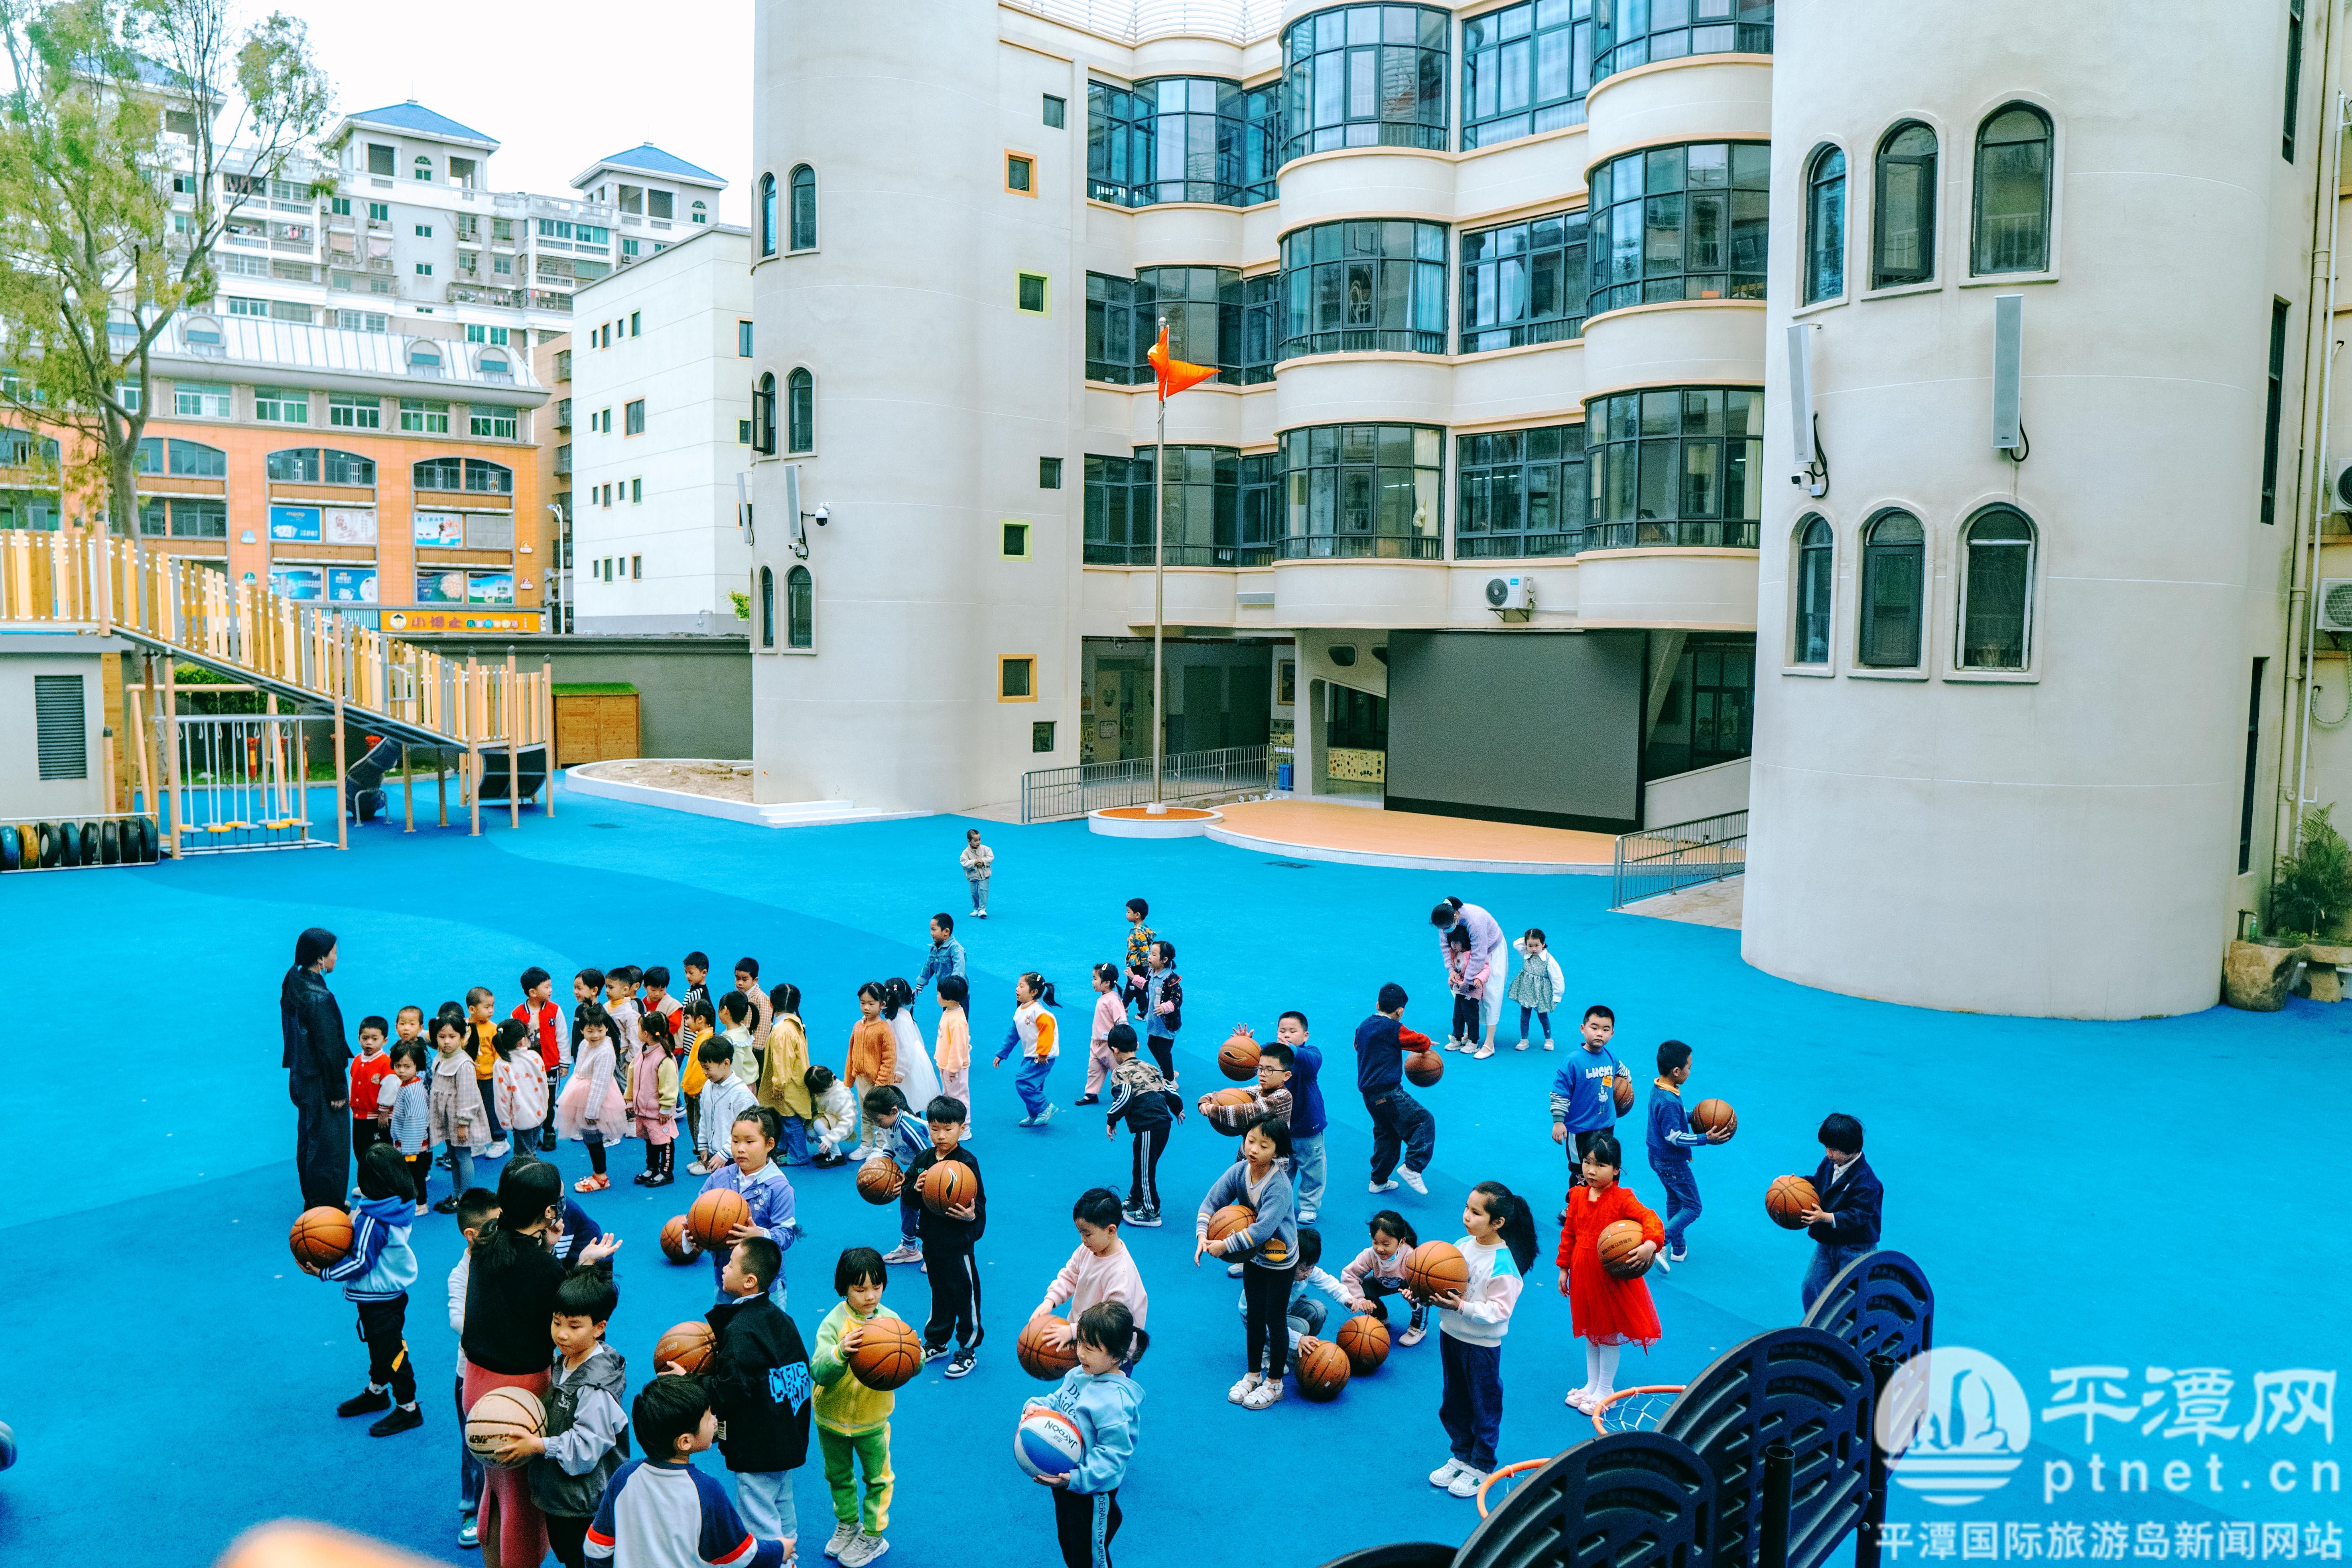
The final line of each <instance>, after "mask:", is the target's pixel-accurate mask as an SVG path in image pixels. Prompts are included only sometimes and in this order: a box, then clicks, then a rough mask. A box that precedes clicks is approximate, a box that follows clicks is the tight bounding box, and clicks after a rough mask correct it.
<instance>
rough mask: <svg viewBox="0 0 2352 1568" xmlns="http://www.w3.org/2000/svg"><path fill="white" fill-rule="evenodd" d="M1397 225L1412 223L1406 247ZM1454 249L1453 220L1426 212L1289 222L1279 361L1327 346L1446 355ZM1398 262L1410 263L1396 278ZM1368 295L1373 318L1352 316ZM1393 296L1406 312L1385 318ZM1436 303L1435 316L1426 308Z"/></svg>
mask: <svg viewBox="0 0 2352 1568" xmlns="http://www.w3.org/2000/svg"><path fill="white" fill-rule="evenodd" d="M1394 228H1402V229H1404V230H1406V231H1408V232H1407V234H1406V236H1405V238H1406V241H1407V243H1406V244H1405V246H1404V247H1402V254H1400V253H1399V249H1398V247H1394V246H1392V245H1391V241H1392V240H1393V239H1395V238H1396V237H1397V236H1395V235H1394V234H1392V233H1391V232H1390V231H1391V229H1394ZM1366 230H1373V231H1378V232H1377V233H1376V234H1372V233H1365V232H1362V231H1366ZM1366 246H1369V247H1370V248H1364V247H1366ZM1432 249H1434V251H1435V252H1436V253H1435V254H1434V255H1432V254H1430V251H1431V250H1432ZM1454 249H1455V247H1454V235H1453V230H1452V228H1451V226H1449V225H1446V224H1443V223H1432V222H1430V221H1428V220H1426V219H1423V218H1385V217H1382V218H1339V219H1334V220H1331V221H1328V222H1324V223H1311V224H1302V225H1300V226H1298V227H1297V228H1294V229H1291V230H1289V231H1288V232H1287V233H1286V234H1284V235H1283V236H1282V239H1281V255H1282V270H1281V273H1280V276H1279V280H1278V281H1277V283H1276V293H1275V343H1274V354H1275V360H1276V363H1281V362H1283V361H1286V360H1293V359H1301V358H1305V357H1307V356H1309V355H1314V354H1326V353H1420V354H1433V355H1438V356H1443V355H1444V353H1446V351H1447V349H1448V347H1449V346H1450V344H1449V340H1448V338H1447V328H1448V327H1449V326H1450V324H1451V323H1450V321H1449V320H1448V318H1449V317H1450V315H1451V314H1452V310H1451V301H1450V300H1448V299H1447V295H1448V294H1449V293H1450V292H1451V289H1450V286H1449V279H1450V277H1451V274H1452V271H1453V268H1454ZM1392 268H1394V269H1402V274H1403V276H1402V279H1401V280H1392V279H1391V269H1392ZM1359 269H1364V276H1362V277H1361V278H1359V276H1358V274H1359ZM1359 283H1360V284H1361V289H1360V292H1359ZM1391 301H1401V302H1402V306H1403V310H1404V320H1403V321H1402V322H1398V323H1383V322H1382V321H1380V319H1379V318H1380V317H1381V314H1382V313H1383V306H1384V305H1385V304H1387V303H1389V302H1391ZM1359 303H1361V305H1362V306H1364V307H1366V308H1368V310H1369V311H1370V316H1371V317H1372V320H1370V321H1368V322H1367V321H1351V320H1350V319H1349V318H1350V317H1351V316H1352V315H1353V314H1354V313H1355V311H1356V310H1357V309H1358V306H1359ZM1432 309H1433V311H1434V317H1435V319H1434V321H1431V320H1430V319H1429V317H1428V316H1427V315H1426V314H1424V312H1425V311H1426V310H1432ZM1346 423H1364V421H1348V422H1346Z"/></svg>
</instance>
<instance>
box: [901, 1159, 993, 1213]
mask: <svg viewBox="0 0 2352 1568" xmlns="http://www.w3.org/2000/svg"><path fill="white" fill-rule="evenodd" d="M915 1190H916V1191H917V1192H919V1193H920V1194H922V1198H923V1206H924V1207H925V1208H927V1209H929V1210H930V1211H931V1212H932V1213H933V1214H939V1215H943V1214H945V1213H947V1212H948V1210H950V1209H960V1208H961V1207H963V1205H966V1204H968V1203H971V1201H972V1200H973V1199H975V1198H977V1197H979V1196H980V1173H979V1172H978V1171H975V1170H973V1169H972V1168H971V1166H970V1165H967V1164H965V1163H963V1162H962V1161H961V1160H942V1161H940V1163H938V1164H936V1165H933V1166H932V1167H931V1168H930V1169H929V1170H928V1171H925V1172H924V1173H923V1179H922V1180H921V1181H919V1182H917V1183H916V1184H915Z"/></svg>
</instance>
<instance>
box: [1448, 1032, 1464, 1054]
mask: <svg viewBox="0 0 2352 1568" xmlns="http://www.w3.org/2000/svg"><path fill="white" fill-rule="evenodd" d="M1445 1048H1446V1049H1447V1050H1449V1051H1458V1050H1460V1049H1461V1048H1462V1037H1461V1036H1459V1035H1448V1036H1446V1037H1445Z"/></svg>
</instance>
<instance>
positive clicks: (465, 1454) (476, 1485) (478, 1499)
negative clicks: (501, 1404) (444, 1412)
mask: <svg viewBox="0 0 2352 1568" xmlns="http://www.w3.org/2000/svg"><path fill="white" fill-rule="evenodd" d="M457 1455H458V1459H457V1511H458V1512H459V1513H460V1514H463V1515H464V1516H465V1517H466V1518H467V1519H471V1518H473V1517H474V1515H475V1514H476V1513H477V1512H478V1511H479V1510H480V1509H481V1506H482V1461H481V1460H479V1459H478V1458H474V1450H473V1449H471V1448H469V1447H466V1380H465V1379H464V1378H462V1377H461V1378H459V1379H458V1380H457Z"/></svg>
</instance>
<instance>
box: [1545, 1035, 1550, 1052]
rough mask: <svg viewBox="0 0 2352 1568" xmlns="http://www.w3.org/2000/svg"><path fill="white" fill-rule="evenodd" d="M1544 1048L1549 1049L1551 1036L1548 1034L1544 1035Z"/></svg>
mask: <svg viewBox="0 0 2352 1568" xmlns="http://www.w3.org/2000/svg"><path fill="white" fill-rule="evenodd" d="M1544 1049H1546V1050H1549V1049H1551V1037H1550V1036H1549V1035H1546V1036H1545V1037H1544Z"/></svg>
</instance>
